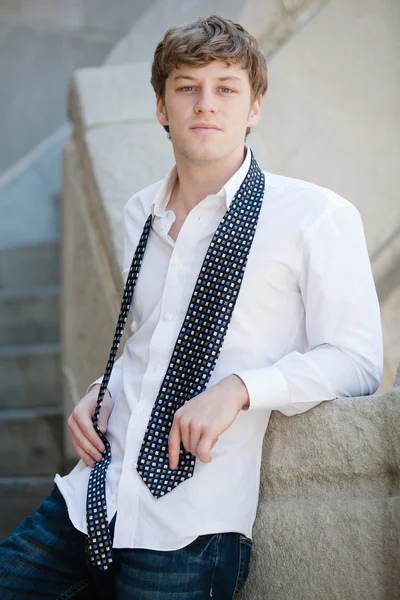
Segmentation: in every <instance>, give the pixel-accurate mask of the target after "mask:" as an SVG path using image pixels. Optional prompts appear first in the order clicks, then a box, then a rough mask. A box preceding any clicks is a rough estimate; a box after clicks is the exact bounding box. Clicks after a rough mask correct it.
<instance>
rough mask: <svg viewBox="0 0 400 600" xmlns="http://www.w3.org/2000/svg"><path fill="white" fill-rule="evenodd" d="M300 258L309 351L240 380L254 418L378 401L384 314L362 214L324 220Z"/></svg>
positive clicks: (347, 210)
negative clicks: (256, 413)
mask: <svg viewBox="0 0 400 600" xmlns="http://www.w3.org/2000/svg"><path fill="white" fill-rule="evenodd" d="M299 252H301V253H302V264H301V268H300V280H299V286H300V290H301V294H302V298H303V303H304V309H305V316H304V319H305V329H306V335H307V340H308V347H307V348H308V351H306V352H304V353H302V352H298V351H293V352H289V353H288V354H287V355H286V356H284V357H282V358H281V359H280V360H278V361H277V362H276V363H275V364H273V365H270V366H266V367H261V368H256V369H250V370H244V371H237V372H235V374H236V375H238V376H239V377H240V378H241V379H242V381H243V382H244V384H245V385H246V387H247V391H248V394H249V399H250V404H249V408H248V410H279V411H280V412H282V413H283V414H285V415H287V416H290V415H295V414H298V413H301V412H304V411H306V410H308V409H310V408H312V407H313V406H315V405H316V404H318V403H320V402H322V401H324V400H333V399H335V398H345V397H351V396H366V395H370V394H373V393H374V392H375V391H376V390H377V388H378V387H379V383H380V381H381V378H382V371H383V340H382V325H381V315H380V308H379V302H378V297H377V293H376V288H375V284H374V280H373V275H372V269H371V264H370V260H369V256H368V250H367V245H366V241H365V235H364V228H363V223H362V219H361V215H360V213H359V212H358V210H357V209H356V208H355V206H353V205H352V204H350V203H348V204H346V205H342V206H340V207H335V208H334V209H331V210H330V211H329V213H328V214H326V215H324V216H323V217H321V219H320V220H318V222H316V223H315V224H314V225H313V226H312V227H311V228H310V229H309V230H308V231H307V233H306V235H305V236H304V241H303V244H302V248H301V250H299Z"/></svg>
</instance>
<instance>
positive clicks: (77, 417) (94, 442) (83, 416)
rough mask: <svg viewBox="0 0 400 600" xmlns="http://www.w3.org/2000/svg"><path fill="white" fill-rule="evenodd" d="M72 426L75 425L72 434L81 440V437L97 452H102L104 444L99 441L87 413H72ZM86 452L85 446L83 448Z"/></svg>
mask: <svg viewBox="0 0 400 600" xmlns="http://www.w3.org/2000/svg"><path fill="white" fill-rule="evenodd" d="M72 419H73V421H72V424H76V427H75V429H74V432H75V434H76V436H77V437H78V438H79V439H81V436H83V437H84V438H86V439H87V440H88V441H89V443H90V444H91V446H93V448H95V449H96V450H98V451H99V452H101V453H102V452H104V444H103V442H102V441H101V438H100V436H99V435H98V433H97V432H96V430H95V428H94V427H93V421H92V418H91V416H90V414H89V413H87V412H86V413H85V412H83V411H79V412H78V411H77V412H76V413H72ZM84 449H85V450H86V446H85V447H84Z"/></svg>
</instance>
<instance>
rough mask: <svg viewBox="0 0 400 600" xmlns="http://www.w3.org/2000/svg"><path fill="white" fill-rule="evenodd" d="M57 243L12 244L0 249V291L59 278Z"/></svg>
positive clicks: (51, 282) (54, 280)
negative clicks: (9, 246) (12, 245)
mask: <svg viewBox="0 0 400 600" xmlns="http://www.w3.org/2000/svg"><path fill="white" fill-rule="evenodd" d="M59 262H60V249H59V243H58V242H57V243H54V242H53V243H42V244H35V245H34V246H29V245H28V246H26V245H24V246H14V247H11V248H2V249H1V250H0V292H2V291H4V290H12V289H18V288H21V287H26V286H32V285H51V284H55V283H58V281H59V279H60V264H59Z"/></svg>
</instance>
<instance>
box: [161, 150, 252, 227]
mask: <svg viewBox="0 0 400 600" xmlns="http://www.w3.org/2000/svg"><path fill="white" fill-rule="evenodd" d="M244 158H245V148H244V146H243V147H240V148H238V149H237V150H236V151H235V152H234V153H232V154H230V155H229V156H227V157H224V158H223V159H221V160H218V161H215V162H212V163H203V164H202V163H197V164H195V163H193V162H190V161H188V160H187V158H186V157H184V156H182V155H179V154H178V153H177V152H175V162H176V170H177V174H178V177H177V180H176V183H175V186H174V189H173V190H172V193H171V198H170V200H169V202H168V208H172V209H173V210H174V211H175V213H180V214H181V215H183V216H186V215H188V214H189V213H190V211H191V210H192V208H194V207H195V206H196V205H197V204H198V203H199V202H201V201H202V200H203V199H204V198H206V196H209V195H210V194H216V193H218V192H219V191H220V189H221V188H222V186H223V185H224V184H225V183H226V182H227V181H228V180H229V179H230V178H231V177H232V175H233V174H234V173H236V171H237V170H238V169H239V168H240V167H241V165H242V164H243V161H244Z"/></svg>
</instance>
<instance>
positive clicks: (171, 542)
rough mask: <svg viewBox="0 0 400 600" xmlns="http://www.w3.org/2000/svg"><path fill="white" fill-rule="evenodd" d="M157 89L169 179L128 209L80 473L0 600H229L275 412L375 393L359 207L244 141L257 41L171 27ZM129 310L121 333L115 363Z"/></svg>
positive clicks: (370, 293)
mask: <svg viewBox="0 0 400 600" xmlns="http://www.w3.org/2000/svg"><path fill="white" fill-rule="evenodd" d="M152 84H153V87H154V89H155V92H156V110H157V118H158V120H159V122H160V123H161V125H163V126H164V128H165V129H166V130H167V131H168V135H169V136H170V139H171V143H172V147H173V151H174V155H175V161H176V165H175V166H174V168H173V169H172V170H171V172H170V173H169V174H168V175H167V177H166V178H165V179H164V180H162V181H161V182H157V183H155V184H153V185H150V186H149V187H147V188H145V189H144V190H142V191H140V192H138V193H137V194H135V195H134V196H133V197H132V198H131V199H130V200H129V201H128V203H127V205H126V207H125V211H124V228H125V264H124V270H123V276H124V278H126V279H127V285H126V289H125V290H126V291H125V293H126V296H124V301H123V303H122V308H121V314H120V318H119V321H118V326H117V332H116V338H115V339H114V342H113V348H112V351H111V353H110V359H109V363H108V364H107V369H106V373H105V375H104V378H103V377H101V378H99V379H98V380H97V381H96V382H95V383H94V384H92V385H91V386H90V388H89V390H88V391H87V393H86V395H85V397H84V398H83V399H82V400H81V401H80V402H79V404H78V405H77V407H76V408H75V410H74V411H73V413H72V415H71V417H70V418H69V420H68V425H69V429H70V432H71V436H72V440H73V443H74V446H75V448H76V450H77V452H78V454H79V456H80V457H81V461H80V462H79V463H78V464H77V466H76V467H75V468H74V469H73V470H72V471H71V473H70V474H69V475H67V476H65V477H60V476H59V475H56V477H55V482H56V486H55V487H54V489H53V491H52V493H51V495H50V496H49V498H47V499H45V500H44V501H43V503H42V504H41V506H40V507H39V509H38V511H37V512H36V513H35V515H34V516H33V517H30V518H28V519H25V521H24V522H23V523H22V524H21V525H20V526H19V528H17V529H16V530H15V531H14V533H13V534H12V536H11V537H10V538H8V540H5V541H4V542H3V543H2V544H1V545H0V549H1V551H2V552H1V558H0V581H1V583H0V589H1V591H2V594H1V598H2V599H5V600H6V599H11V598H18V600H25V598H32V597H40V598H49V599H50V598H54V599H56V598H72V597H73V598H95V597H106V598H113V597H115V598H118V599H119V600H126V599H127V598H135V600H158V599H161V598H163V599H164V598H166V599H168V600H175V599H178V598H180V599H184V600H190V599H198V600H200V599H201V598H209V597H213V598H216V599H220V600H227V599H229V598H233V597H234V596H235V595H236V594H237V592H238V591H239V590H240V589H241V588H242V586H243V584H244V582H245V580H246V577H247V575H248V571H249V562H250V556H251V548H252V538H251V535H252V526H253V523H254V519H255V514H256V509H257V499H258V490H259V475H260V462H261V448H262V440H263V436H264V433H265V430H266V427H267V424H268V420H269V417H270V414H271V410H280V411H281V412H282V413H283V414H285V415H288V416H290V415H294V414H297V413H300V412H303V411H306V410H308V409H310V408H312V407H313V406H315V405H316V404H318V403H319V402H321V401H323V400H330V399H335V398H338V397H347V396H358V395H367V394H372V393H374V392H375V391H376V389H377V388H378V385H379V382H380V379H381V373H382V332H381V324H380V312H379V305H378V301H377V296H376V291H375V286H374V282H373V278H372V273H371V268H370V263H369V258H368V253H367V248H366V244H365V238H364V232H363V226H362V221H361V218H360V215H359V213H358V211H357V210H356V208H355V207H354V206H353V205H352V204H350V203H349V202H348V201H346V200H345V199H343V198H341V197H340V196H338V195H337V194H335V193H334V192H332V191H330V190H327V189H325V188H321V187H319V186H317V185H314V184H312V183H308V182H305V181H300V180H296V179H292V178H289V177H283V176H279V175H274V174H272V173H268V172H265V171H261V170H260V168H259V167H258V165H257V162H256V159H255V157H254V156H253V155H252V152H251V150H250V148H248V146H246V144H245V138H246V134H247V133H248V131H249V130H250V129H251V128H252V127H253V126H254V125H256V123H257V122H258V120H259V118H260V112H261V107H262V98H263V95H264V94H265V92H266V89H267V69H266V63H265V60H264V58H263V57H262V55H261V53H260V51H259V50H258V46H257V42H256V41H255V39H254V38H252V36H250V35H249V34H248V33H247V32H246V31H245V30H244V29H243V28H242V27H241V26H240V25H237V24H234V23H232V22H231V21H229V20H227V19H222V18H220V17H217V16H211V17H209V18H207V19H198V20H196V21H195V22H193V23H190V24H188V25H185V26H179V27H174V28H172V29H170V30H169V31H168V32H167V33H166V35H165V36H164V38H163V40H162V41H161V42H160V43H159V44H158V46H157V48H156V51H155V56H154V61H153V67H152ZM132 259H133V260H132ZM136 281H137V285H136ZM129 294H133V301H132V312H133V323H132V333H133V335H132V336H131V337H130V338H129V340H128V341H127V343H126V345H125V348H124V352H123V355H122V357H121V358H120V359H119V360H118V361H116V363H115V365H113V361H114V356H115V353H116V349H117V346H118V343H119V342H118V335H120V334H121V331H122V327H123V324H124V322H125V320H126V312H127V310H128V308H129V304H130V295H129ZM100 383H101V387H100V391H99V384H100ZM106 388H107V389H106ZM103 396H104V399H103ZM105 434H107V435H105ZM108 463H110V464H109V465H108ZM107 465H108V468H107ZM102 486H105V487H104V488H103V487H102ZM67 509H68V512H67ZM110 540H111V541H110ZM111 545H112V548H111V547H110V546H111ZM85 549H86V553H85ZM7 565H9V567H7ZM102 576H105V577H104V579H102ZM107 577H108V578H107Z"/></svg>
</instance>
